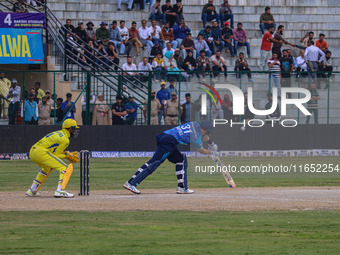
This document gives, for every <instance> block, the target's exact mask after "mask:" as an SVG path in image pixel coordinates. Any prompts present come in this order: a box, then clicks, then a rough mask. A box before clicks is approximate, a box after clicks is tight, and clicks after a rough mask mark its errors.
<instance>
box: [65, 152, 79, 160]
mask: <svg viewBox="0 0 340 255" xmlns="http://www.w3.org/2000/svg"><path fill="white" fill-rule="evenodd" d="M65 158H66V159H68V160H69V161H70V162H71V163H78V162H79V157H78V151H73V152H69V151H65Z"/></svg>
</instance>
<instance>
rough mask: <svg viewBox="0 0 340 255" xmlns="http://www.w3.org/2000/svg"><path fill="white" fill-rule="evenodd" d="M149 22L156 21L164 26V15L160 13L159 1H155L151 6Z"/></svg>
mask: <svg viewBox="0 0 340 255" xmlns="http://www.w3.org/2000/svg"><path fill="white" fill-rule="evenodd" d="M149 20H157V21H161V22H162V24H165V20H166V15H165V14H164V13H163V12H162V9H161V0H156V2H155V4H153V5H152V6H151V9H150V15H149Z"/></svg>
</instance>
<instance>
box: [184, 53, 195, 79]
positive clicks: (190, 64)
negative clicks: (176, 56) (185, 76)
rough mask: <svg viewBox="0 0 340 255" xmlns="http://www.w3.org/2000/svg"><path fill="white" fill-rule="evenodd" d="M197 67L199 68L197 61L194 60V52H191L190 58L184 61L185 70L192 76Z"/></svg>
mask: <svg viewBox="0 0 340 255" xmlns="http://www.w3.org/2000/svg"><path fill="white" fill-rule="evenodd" d="M196 67H197V63H196V60H195V59H194V57H193V55H192V51H191V50H189V51H188V56H187V57H186V58H185V59H184V61H183V69H184V70H185V71H186V72H187V73H189V74H190V73H193V72H194V71H195V70H196Z"/></svg>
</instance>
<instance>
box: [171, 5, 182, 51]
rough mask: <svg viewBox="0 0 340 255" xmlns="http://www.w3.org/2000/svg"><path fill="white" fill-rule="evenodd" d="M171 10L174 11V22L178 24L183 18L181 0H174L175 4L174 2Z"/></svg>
mask: <svg viewBox="0 0 340 255" xmlns="http://www.w3.org/2000/svg"><path fill="white" fill-rule="evenodd" d="M172 10H173V12H174V13H176V23H177V24H179V21H180V20H183V19H184V17H183V4H182V0H176V4H174V6H173V7H172ZM175 48H176V47H175Z"/></svg>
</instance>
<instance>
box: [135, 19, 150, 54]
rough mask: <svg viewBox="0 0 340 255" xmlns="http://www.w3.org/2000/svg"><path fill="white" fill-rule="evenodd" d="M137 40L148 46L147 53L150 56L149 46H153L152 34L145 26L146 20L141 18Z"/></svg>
mask: <svg viewBox="0 0 340 255" xmlns="http://www.w3.org/2000/svg"><path fill="white" fill-rule="evenodd" d="M138 36H139V41H140V42H141V44H142V45H143V46H147V47H148V55H149V56H150V51H151V48H152V47H153V43H152V36H151V33H150V30H149V28H147V27H146V20H145V19H143V20H142V26H141V27H140V28H139V29H138Z"/></svg>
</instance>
